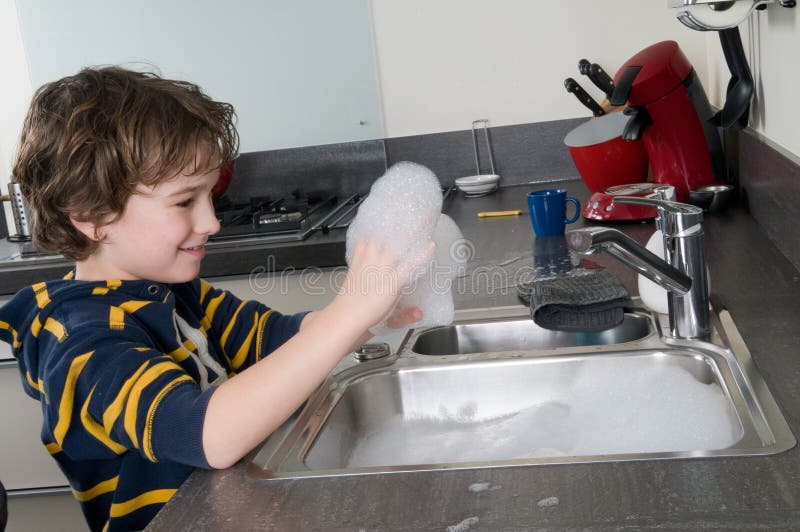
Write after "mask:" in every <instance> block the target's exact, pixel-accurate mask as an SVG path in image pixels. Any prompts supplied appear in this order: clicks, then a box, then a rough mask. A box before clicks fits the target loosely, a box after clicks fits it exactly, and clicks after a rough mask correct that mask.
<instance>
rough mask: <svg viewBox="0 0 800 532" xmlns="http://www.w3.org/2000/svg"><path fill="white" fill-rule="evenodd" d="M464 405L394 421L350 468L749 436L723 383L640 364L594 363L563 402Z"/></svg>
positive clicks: (723, 441)
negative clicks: (495, 408)
mask: <svg viewBox="0 0 800 532" xmlns="http://www.w3.org/2000/svg"><path fill="white" fill-rule="evenodd" d="M596 362H599V361H596ZM619 383H625V385H624V386H620V384H619ZM498 385H499V384H498ZM484 392H485V390H482V391H478V392H476V394H483V393H484ZM565 392H567V391H566V390H565ZM496 393H497V395H501V393H502V392H501V391H498V392H496ZM487 395H489V394H487ZM491 395H494V394H491ZM565 397H570V398H571V399H564V398H565ZM511 400H513V398H512V399H511ZM459 410H464V408H463V407H459V406H458V405H440V406H439V407H438V408H437V407H434V406H433V405H431V409H430V412H439V415H431V414H421V413H413V412H412V413H407V414H406V415H405V416H401V415H399V414H398V415H395V416H394V417H393V418H390V419H387V420H386V421H385V422H384V423H383V424H382V425H381V426H379V427H377V428H376V430H374V431H372V432H371V433H368V434H367V435H366V436H364V437H363V438H362V439H361V440H359V441H358V442H357V444H356V446H355V448H354V450H353V452H352V454H351V456H350V459H349V461H348V467H366V466H385V465H411V464H437V463H447V462H472V461H491V460H507V459H525V458H552V457H560V456H595V455H605V454H623V453H640V452H642V453H644V452H671V451H693V450H712V449H723V448H726V447H729V446H731V445H733V444H734V443H736V442H737V441H738V440H739V439H740V438H741V436H742V427H741V424H740V423H739V420H738V418H737V417H736V415H735V413H734V412H733V411H732V409H731V407H730V405H729V403H728V399H727V397H726V396H725V394H724V393H723V391H722V389H721V388H720V387H719V385H718V384H716V383H712V384H705V383H702V382H699V381H698V380H697V379H695V378H694V377H693V376H692V375H691V374H690V373H689V372H688V371H686V370H684V369H683V368H680V367H676V366H671V365H670V366H667V365H664V366H662V367H653V366H652V364H649V363H647V362H646V361H638V360H625V359H609V360H603V361H602V364H592V365H591V371H588V370H587V371H584V372H583V373H582V374H580V375H579V376H578V377H577V378H576V379H575V381H574V383H573V386H572V389H571V390H569V391H568V393H564V394H562V395H561V396H560V397H559V398H558V400H552V401H545V402H540V403H538V404H533V405H528V406H526V407H524V408H521V409H519V410H509V412H508V413H507V414H506V415H502V416H497V417H495V418H494V419H486V418H483V419H481V416H480V415H479V414H477V413H476V414H475V415H473V416H467V417H465V416H459V415H447V414H446V413H447V412H454V411H455V412H457V411H459ZM471 410H472V411H474V406H473V407H471ZM442 413H444V414H442Z"/></svg>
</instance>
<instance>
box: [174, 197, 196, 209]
mask: <svg viewBox="0 0 800 532" xmlns="http://www.w3.org/2000/svg"><path fill="white" fill-rule="evenodd" d="M192 201H194V198H189V199H185V200H183V201H181V202H180V203H176V204H175V205H177V206H178V207H188V206H189V205H191V204H192Z"/></svg>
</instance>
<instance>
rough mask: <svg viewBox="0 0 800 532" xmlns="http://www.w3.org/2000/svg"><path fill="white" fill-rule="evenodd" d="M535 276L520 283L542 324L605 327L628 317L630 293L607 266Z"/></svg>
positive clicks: (521, 292)
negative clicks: (568, 274)
mask: <svg viewBox="0 0 800 532" xmlns="http://www.w3.org/2000/svg"><path fill="white" fill-rule="evenodd" d="M585 272H586V273H583V272H580V273H578V274H577V275H570V276H558V277H551V278H548V279H534V280H532V281H530V282H528V283H524V284H519V285H517V291H518V295H519V298H520V299H521V300H522V301H524V302H525V304H526V305H530V307H531V318H533V321H534V322H535V323H536V324H537V325H539V326H540V327H544V328H545V329H552V330H556V331H585V332H597V331H603V330H605V329H609V328H611V327H614V326H615V325H619V324H620V323H622V320H623V318H624V317H625V305H626V304H628V303H629V302H630V295H629V294H628V291H627V290H625V287H624V286H622V284H621V283H620V282H619V280H618V279H617V278H616V277H614V275H613V274H611V273H610V272H608V271H606V270H585Z"/></svg>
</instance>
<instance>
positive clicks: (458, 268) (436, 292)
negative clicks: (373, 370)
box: [345, 161, 469, 336]
mask: <svg viewBox="0 0 800 532" xmlns="http://www.w3.org/2000/svg"><path fill="white" fill-rule="evenodd" d="M441 210H442V191H441V186H440V184H439V180H438V179H437V178H436V175H434V173H433V172H431V171H430V170H429V169H428V168H426V167H424V166H422V165H419V164H415V163H411V162H406V161H404V162H399V163H397V164H394V165H392V167H391V168H389V169H388V170H387V171H386V173H385V174H384V175H383V176H382V177H381V178H379V179H378V180H377V181H375V183H374V184H373V185H372V188H371V189H370V192H369V195H368V196H367V198H366V199H365V200H364V201H363V203H362V204H361V205H360V206H359V209H358V213H357V214H356V216H355V218H354V219H353V221H352V222H351V223H350V226H349V227H348V230H347V242H346V250H345V259H346V260H347V263H348V264H350V261H351V259H352V256H353V248H354V247H355V244H356V242H358V241H359V240H362V239H365V238H370V239H374V240H377V241H378V242H379V243H380V244H381V245H382V246H384V247H385V248H386V249H388V250H389V251H390V252H391V253H392V254H393V255H394V256H395V257H396V258H398V259H400V261H401V265H402V266H409V267H411V268H410V269H411V270H412V276H411V279H409V287H408V288H407V289H405V290H403V292H402V293H403V295H402V296H401V298H400V300H399V301H398V302H397V305H396V308H400V309H405V308H411V307H414V306H416V307H419V308H420V310H422V315H423V318H422V320H420V321H419V322H416V323H414V324H412V325H411V326H413V327H429V326H434V325H447V324H449V323H451V322H452V321H453V314H454V309H453V295H452V284H451V281H452V279H454V278H455V277H456V276H457V275H459V274H460V273H463V270H464V264H465V263H466V261H467V259H468V258H469V257H468V256H464V254H463V253H461V246H459V242H463V241H464V237H463V235H462V234H461V230H460V229H459V228H458V226H457V225H456V223H455V222H454V221H453V220H452V219H451V218H450V217H448V216H447V215H444V214H442V213H441ZM431 241H433V242H435V243H436V252H435V253H434V256H433V257H431V258H430V259H428V260H427V261H425V260H422V259H421V257H424V256H425V250H426V249H427V246H428V245H429V243H430V242H431ZM390 331H391V329H389V328H388V327H387V326H386V325H385V320H384V322H382V323H379V324H378V325H376V326H374V327H372V328H371V329H370V332H372V334H374V335H378V336H380V335H384V334H387V333H388V332H390Z"/></svg>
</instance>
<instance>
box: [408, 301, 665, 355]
mask: <svg viewBox="0 0 800 532" xmlns="http://www.w3.org/2000/svg"><path fill="white" fill-rule="evenodd" d="M652 332H653V329H652V328H651V326H650V321H649V320H648V319H647V317H646V316H644V315H642V314H636V313H633V312H627V313H625V315H624V318H623V321H622V323H620V324H619V325H617V326H616V327H612V328H610V329H606V330H604V331H596V332H563V331H551V330H549V329H544V328H542V327H539V326H537V325H536V324H535V323H534V322H533V320H531V318H530V313H529V311H528V309H527V308H526V309H525V314H524V315H523V316H519V317H516V318H514V317H510V318H506V319H495V320H486V321H481V322H477V323H460V324H454V325H448V326H445V327H433V328H431V329H428V330H426V331H423V332H421V333H420V334H419V335H418V336H416V339H415V340H414V344H413V346H412V348H411V351H413V352H414V353H417V354H420V355H455V354H462V355H464V354H471V353H487V352H506V351H525V350H529V349H552V348H555V347H574V346H591V345H608V344H619V343H624V342H630V341H632V340H639V339H641V338H644V337H645V336H647V335H649V334H650V333H652Z"/></svg>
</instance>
